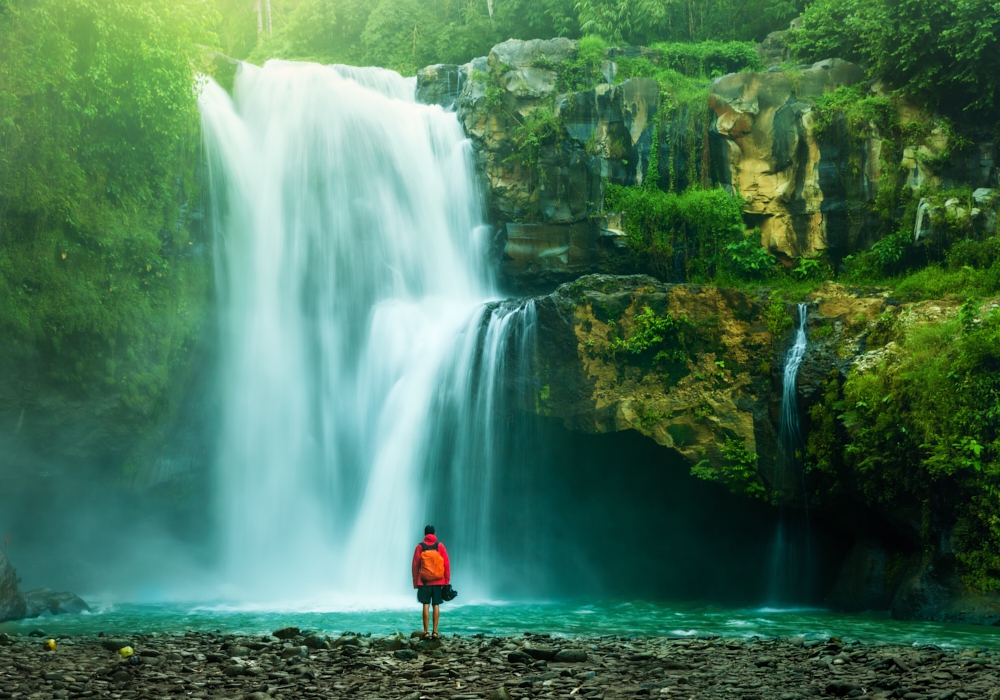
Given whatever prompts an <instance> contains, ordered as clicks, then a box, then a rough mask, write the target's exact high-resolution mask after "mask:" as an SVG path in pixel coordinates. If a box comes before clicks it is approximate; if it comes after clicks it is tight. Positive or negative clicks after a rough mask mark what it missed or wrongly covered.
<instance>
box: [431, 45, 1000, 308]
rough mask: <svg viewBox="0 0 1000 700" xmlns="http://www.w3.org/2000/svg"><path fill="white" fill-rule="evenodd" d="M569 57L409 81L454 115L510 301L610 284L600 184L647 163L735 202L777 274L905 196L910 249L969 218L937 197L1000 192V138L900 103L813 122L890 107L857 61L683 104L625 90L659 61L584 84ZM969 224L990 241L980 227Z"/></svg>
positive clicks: (648, 84)
mask: <svg viewBox="0 0 1000 700" xmlns="http://www.w3.org/2000/svg"><path fill="white" fill-rule="evenodd" d="M765 48H766V47H765ZM773 48H774V47H772V49H773ZM768 50H770V49H768ZM775 50H776V49H775ZM578 53H579V45H578V44H577V42H573V41H569V40H565V39H555V40H551V41H537V40H536V41H530V42H522V41H516V40H510V41H507V42H504V43H503V44H499V45H498V46H496V47H494V49H493V50H492V51H491V52H490V55H489V56H488V57H486V58H484V59H476V60H475V61H473V62H472V63H471V64H469V65H467V66H434V67H432V68H430V69H426V70H425V71H423V72H421V74H420V75H419V76H418V95H419V96H421V97H422V98H423V99H425V100H426V101H430V102H436V103H439V104H442V105H445V106H453V107H454V108H455V109H456V111H457V112H458V116H459V119H460V120H461V121H462V123H463V125H464V127H465V130H466V133H468V135H469V137H470V138H471V139H472V142H473V148H474V152H475V156H476V159H477V162H478V164H479V169H480V172H481V174H482V176H483V180H484V190H485V192H486V193H487V198H488V203H489V217H490V219H491V222H492V223H493V225H494V227H495V228H496V231H497V240H498V247H499V248H501V249H502V255H501V258H502V260H501V270H502V272H503V273H504V277H505V280H506V281H507V283H508V285H509V287H510V288H511V289H512V290H513V291H515V292H519V293H525V292H528V293H538V292H540V291H551V290H552V289H554V287H555V286H556V285H557V284H559V283H561V282H565V281H569V280H571V279H574V278H575V277H577V276H579V275H583V274H588V273H591V272H615V271H617V269H618V268H617V267H616V264H617V263H616V261H617V258H616V256H615V255H614V252H615V250H616V246H622V245H624V243H623V239H622V236H621V231H619V230H617V227H616V226H614V225H613V224H612V223H611V222H613V221H614V217H613V212H606V211H604V207H603V201H604V183H606V182H610V183H615V184H626V185H633V184H641V183H643V182H645V181H646V179H647V178H648V177H649V167H650V163H654V164H655V165H656V167H657V173H656V174H657V177H658V182H659V184H660V186H661V187H664V188H671V189H675V190H681V189H684V188H685V187H687V186H689V185H690V184H692V183H696V184H697V183H698V182H699V181H700V183H701V184H702V185H712V184H716V185H721V186H723V187H725V188H727V189H728V190H730V191H731V192H733V193H735V194H738V195H740V196H741V197H742V198H743V200H744V202H745V204H744V213H745V216H744V219H745V224H746V226H747V228H748V229H752V228H759V229H760V235H761V243H762V245H763V246H764V248H766V249H767V250H768V251H769V252H771V253H772V254H773V255H774V256H775V257H776V258H778V259H779V260H782V261H784V262H786V263H791V262H792V261H794V260H796V259H798V258H800V257H808V258H814V257H818V256H820V255H823V254H825V253H828V254H829V255H830V257H831V259H832V260H834V261H836V260H839V259H841V258H843V257H844V256H846V255H849V254H852V253H854V252H857V251H859V250H864V249H866V248H867V247H869V246H870V245H871V244H872V243H873V242H874V240H875V239H876V233H877V231H878V229H879V227H880V225H881V224H880V219H879V217H880V216H883V215H887V213H886V212H882V213H878V212H877V211H873V210H876V209H877V208H878V207H879V206H890V205H889V204H887V203H888V202H892V201H895V200H897V199H898V196H899V192H900V190H902V189H903V188H908V190H909V191H911V192H914V193H919V195H920V196H921V197H923V198H924V199H923V201H921V202H920V203H919V207H916V206H914V210H916V211H917V212H918V215H917V223H916V229H915V235H916V236H917V237H918V238H919V237H920V236H922V235H925V234H926V233H927V232H928V230H929V227H930V226H931V223H930V222H931V220H932V219H933V218H934V217H935V216H936V217H939V218H942V217H946V216H956V215H957V216H964V217H966V218H970V217H971V218H972V219H975V216H974V213H972V212H970V211H967V209H968V208H967V207H966V208H965V209H963V210H962V211H960V212H959V211H957V210H956V207H958V208H959V209H961V208H962V207H961V205H959V204H956V202H958V200H954V201H952V199H953V197H951V196H950V195H941V196H938V194H936V193H938V192H942V191H945V190H947V189H948V188H954V187H958V186H961V187H970V188H972V189H976V188H989V187H991V186H992V184H995V182H996V175H997V166H998V163H1000V158H998V152H997V143H996V140H995V138H993V137H992V136H990V135H989V134H986V133H983V134H978V135H976V136H975V139H974V140H973V142H967V141H966V140H963V138H961V137H958V136H957V135H956V134H954V133H953V131H952V130H950V129H949V128H948V127H947V125H945V124H943V123H941V124H939V123H937V121H936V120H935V117H934V115H932V114H928V113H926V112H925V111H923V110H921V109H919V108H918V107H917V106H914V105H911V104H909V103H907V102H905V101H903V100H895V101H892V102H890V101H888V100H887V101H886V105H885V111H886V114H883V115H881V116H878V115H874V114H873V115H867V114H861V115H860V116H859V115H853V116H850V118H845V117H844V116H843V115H842V114H840V115H836V114H835V115H833V116H831V115H830V114H829V113H827V114H826V115H825V116H824V117H823V118H820V116H819V111H818V105H819V104H820V103H821V102H822V100H823V98H824V97H825V96H829V95H831V93H834V92H835V91H837V90H839V89H842V88H854V89H855V90H856V91H857V93H856V97H857V98H860V96H861V95H865V94H867V95H884V93H883V92H882V90H881V88H880V86H879V85H877V84H876V85H873V86H871V87H869V86H867V84H866V83H865V75H864V71H863V70H862V69H861V68H860V67H859V66H857V65H855V64H852V63H848V62H845V61H841V60H837V59H831V60H826V61H820V62H819V63H816V64H813V65H809V66H799V67H797V68H794V69H789V70H779V69H777V68H776V67H773V68H771V69H769V70H768V71H767V72H764V73H755V72H741V73H733V74H730V75H726V76H723V77H721V78H718V79H716V80H714V81H713V82H712V83H711V85H707V86H706V87H707V89H706V90H705V92H704V93H703V94H704V97H703V98H702V97H698V98H697V99H695V101H693V102H691V101H688V102H679V101H678V100H679V99H680V98H679V96H678V95H677V94H673V93H672V92H670V91H669V90H664V89H663V88H661V86H660V85H659V84H658V83H657V81H656V80H653V79H651V78H632V79H630V80H625V81H621V80H620V78H619V73H620V71H619V68H618V64H617V63H616V60H620V59H618V57H619V56H622V57H633V58H634V57H637V56H642V57H643V58H645V59H646V60H648V61H649V62H650V63H652V64H654V65H655V64H656V63H657V62H658V61H659V56H658V54H656V52H653V51H648V50H645V49H640V48H635V47H628V48H625V49H617V48H612V49H608V50H607V52H606V54H607V59H606V60H604V61H603V63H601V69H600V75H599V77H596V78H595V77H590V78H588V79H587V80H585V81H583V82H582V84H581V81H580V80H579V79H578V77H577V74H578V73H579V62H580V57H579V55H578ZM685 99H687V98H685ZM890 105H891V106H890ZM880 109H882V107H880ZM890 112H891V113H890ZM702 114H704V115H707V116H706V117H705V118H702V116H700V115H702ZM657 122H662V124H659V128H657ZM692 130H696V131H697V130H701V131H700V132H699V133H693V132H692ZM904 132H905V134H907V136H906V137H905V138H904V137H903V134H904ZM880 189H881V190H885V191H884V192H883V194H882V196H881V198H880V194H879V193H880ZM982 191H983V192H984V194H983V197H989V196H992V195H991V194H990V193H991V192H992V190H988V189H983V190H982ZM949 201H952V204H951V210H948V206H947V203H948V202H949ZM880 203H881V204H880ZM914 204H916V202H914ZM893 206H897V205H893ZM898 206H902V205H898ZM890 208H891V206H890ZM981 209H982V208H981ZM984 210H985V209H984ZM949 211H950V213H949ZM921 212H922V213H921ZM897 213H898V212H897ZM976 213H978V210H977V212H976ZM987 218H988V217H987ZM972 223H973V224H974V225H975V226H977V227H979V228H981V229H983V230H987V229H990V228H991V227H990V224H989V222H987V221H985V218H984V219H981V220H975V221H973V222H972Z"/></svg>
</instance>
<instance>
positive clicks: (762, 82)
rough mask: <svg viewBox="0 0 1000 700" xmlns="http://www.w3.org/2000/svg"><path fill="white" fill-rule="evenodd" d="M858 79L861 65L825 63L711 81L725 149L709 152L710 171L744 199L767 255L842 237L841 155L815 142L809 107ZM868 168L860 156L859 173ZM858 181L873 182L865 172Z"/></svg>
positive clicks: (812, 249)
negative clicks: (713, 166)
mask: <svg viewBox="0 0 1000 700" xmlns="http://www.w3.org/2000/svg"><path fill="white" fill-rule="evenodd" d="M864 77H865V76H864V71H863V70H862V69H861V67H860V66H857V65H854V64H853V63H846V62H844V61H840V60H831V61H822V62H820V63H817V64H815V65H813V66H811V67H809V68H808V69H806V70H803V71H800V72H796V73H785V72H780V71H779V72H773V73H734V74H732V75H727V76H725V77H724V78H720V79H719V80H717V81H715V82H714V83H713V84H712V87H711V92H710V97H709V105H710V106H711V108H712V111H713V112H714V113H715V115H716V119H715V125H714V127H713V133H714V134H718V135H719V136H720V137H722V138H723V139H724V144H725V148H724V149H719V150H717V151H716V153H719V152H720V151H721V153H722V154H723V156H722V158H721V159H720V160H721V161H722V162H721V163H720V164H719V165H720V167H719V168H718V169H717V172H719V173H721V182H722V184H723V185H725V186H727V187H728V188H730V189H731V190H732V191H733V192H737V193H739V194H740V195H741V196H742V197H743V199H744V201H745V202H746V204H745V208H744V211H745V212H746V217H747V222H748V224H752V225H754V226H758V227H759V228H760V230H761V243H762V244H763V245H764V247H765V248H767V249H768V250H769V251H771V252H772V253H775V254H778V255H782V256H784V257H786V258H789V259H790V258H797V257H799V256H802V255H806V256H811V255H815V254H816V253H818V252H820V251H822V250H825V249H827V248H829V247H830V246H831V244H834V243H835V242H836V239H837V235H838V234H839V233H842V231H841V229H843V227H844V225H845V221H846V214H847V202H846V194H847V193H846V190H845V189H844V186H843V183H842V179H843V178H842V173H843V170H844V169H845V168H846V166H847V164H846V158H842V157H841V155H842V154H841V153H839V152H831V149H830V148H829V147H826V146H824V145H823V144H821V143H820V142H819V141H818V139H817V137H816V134H815V131H814V129H813V116H812V105H813V100H814V99H815V98H817V97H819V96H821V95H823V94H824V93H828V92H832V91H833V90H835V89H837V88H839V87H843V86H846V85H854V84H856V83H859V82H861V81H862V80H864ZM843 155H844V156H846V154H843ZM875 160H876V162H877V159H875ZM870 163H871V159H865V163H863V168H864V167H865V166H869V165H870ZM863 177H865V178H867V182H868V183H871V182H874V181H877V179H878V177H877V174H876V173H871V172H868V171H867V170H864V171H863Z"/></svg>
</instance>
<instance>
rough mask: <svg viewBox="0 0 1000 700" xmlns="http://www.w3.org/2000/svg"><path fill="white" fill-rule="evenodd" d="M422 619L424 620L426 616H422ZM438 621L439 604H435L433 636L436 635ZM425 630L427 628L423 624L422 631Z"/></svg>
mask: <svg viewBox="0 0 1000 700" xmlns="http://www.w3.org/2000/svg"><path fill="white" fill-rule="evenodd" d="M424 619H425V620H426V619H427V618H424ZM440 621H441V606H440V605H435V606H434V636H435V637H436V636H437V633H438V622H440ZM426 630H427V625H424V631H426Z"/></svg>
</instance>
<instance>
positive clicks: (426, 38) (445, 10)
mask: <svg viewBox="0 0 1000 700" xmlns="http://www.w3.org/2000/svg"><path fill="white" fill-rule="evenodd" d="M216 3H217V6H218V8H219V10H220V16H221V20H220V23H219V26H218V34H219V37H220V43H221V45H222V49H223V51H225V52H226V53H227V54H228V55H231V56H234V57H236V58H246V57H249V58H250V59H251V60H254V61H262V60H265V59H267V58H272V57H278V58H290V59H300V60H301V59H308V60H318V61H323V62H329V63H353V64H363V65H379V66H384V67H387V68H392V69H394V70H399V71H400V72H402V73H404V74H412V73H413V72H414V71H416V70H417V69H419V68H422V67H423V66H425V65H429V64H432V63H465V62H466V61H468V60H470V59H471V58H473V57H475V56H483V55H486V54H487V53H488V52H489V49H490V47H492V46H493V45H494V44H497V43H499V42H501V41H504V40H505V39H509V38H517V39H535V38H542V39H549V38H552V37H556V36H565V37H569V38H580V37H581V36H587V35H593V36H598V37H601V38H602V39H604V40H605V41H607V42H609V43H611V44H617V45H626V44H631V45H639V44H644V45H653V44H656V43H658V42H673V43H674V46H675V47H676V49H675V51H676V52H677V54H678V55H677V56H676V57H675V55H674V53H672V52H668V53H667V57H668V65H669V67H671V68H678V65H679V63H680V62H682V61H689V60H690V58H691V57H690V56H689V55H687V53H688V52H687V50H686V49H684V48H682V47H683V46H685V45H690V44H691V43H692V42H695V43H697V42H706V41H709V42H718V41H723V42H732V41H738V42H745V41H753V40H760V39H763V38H764V36H765V35H766V34H767V33H768V32H771V31H774V30H775V29H783V28H785V27H787V25H788V21H789V20H791V19H792V18H793V17H795V16H796V15H798V14H799V12H801V10H802V7H803V5H804V2H803V1H802V0H791V1H789V0H750V1H748V2H736V0H685V1H684V2H676V1H674V0H581V1H580V2H576V1H575V0H493V1H492V2H489V3H488V2H486V0H482V1H479V0H475V1H474V0H452V1H449V2H436V1H434V0H382V1H381V2H362V1H361V0H271V1H270V3H269V6H270V12H269V13H268V12H267V10H266V8H267V4H265V6H264V8H265V9H264V10H263V15H262V16H261V17H260V18H259V19H258V16H257V14H256V11H255V5H254V4H253V3H251V2H248V1H247V0H216ZM258 27H259V29H258ZM675 58H676V59H677V61H676V62H675V60H674V59H675ZM728 60H729V61H730V63H732V62H733V61H736V62H738V61H739V60H741V59H740V58H739V57H737V56H731V57H729V59H728ZM722 66H723V64H722V63H716V64H711V65H705V66H703V67H702V70H705V71H706V72H707V73H708V74H711V73H712V72H713V71H715V70H717V69H719V70H722V69H723V67H722ZM726 72H728V71H726Z"/></svg>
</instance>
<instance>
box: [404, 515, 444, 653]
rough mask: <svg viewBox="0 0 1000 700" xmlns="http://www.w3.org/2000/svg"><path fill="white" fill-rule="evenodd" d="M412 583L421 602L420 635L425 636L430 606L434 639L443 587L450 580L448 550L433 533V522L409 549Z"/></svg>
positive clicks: (436, 633)
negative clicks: (422, 608) (414, 546)
mask: <svg viewBox="0 0 1000 700" xmlns="http://www.w3.org/2000/svg"><path fill="white" fill-rule="evenodd" d="M411 569H412V572H413V587H414V588H416V589H417V600H418V601H419V602H421V603H423V605H424V638H426V637H427V622H428V617H429V614H428V613H429V612H430V610H429V607H430V606H431V605H433V606H434V634H433V635H432V639H438V621H439V620H440V619H441V601H442V600H443V598H442V593H443V589H444V587H445V586H447V585H448V584H450V583H451V563H450V562H449V561H448V552H447V550H446V549H445V548H444V545H443V544H442V543H441V542H439V541H438V538H437V535H435V534H434V526H433V525H428V526H427V527H425V528H424V541H423V542H421V543H420V544H418V545H417V548H416V549H415V550H414V552H413V565H412V566H411Z"/></svg>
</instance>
